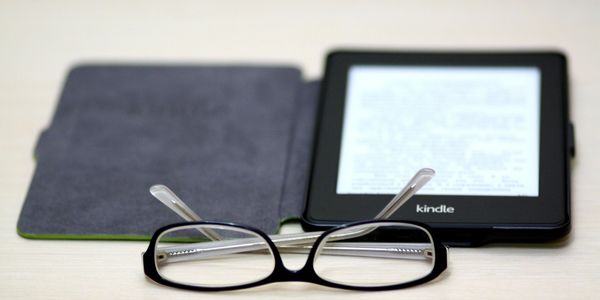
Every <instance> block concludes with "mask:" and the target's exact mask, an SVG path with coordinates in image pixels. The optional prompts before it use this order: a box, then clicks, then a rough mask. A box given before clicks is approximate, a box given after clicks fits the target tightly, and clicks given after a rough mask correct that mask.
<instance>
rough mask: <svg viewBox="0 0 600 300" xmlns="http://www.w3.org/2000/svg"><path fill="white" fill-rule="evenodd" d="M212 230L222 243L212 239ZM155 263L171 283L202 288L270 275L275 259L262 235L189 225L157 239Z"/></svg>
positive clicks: (234, 284) (232, 284)
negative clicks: (208, 235)
mask: <svg viewBox="0 0 600 300" xmlns="http://www.w3.org/2000/svg"><path fill="white" fill-rule="evenodd" d="M207 229H208V230H209V231H211V230H212V232H214V233H217V234H218V235H219V236H220V238H221V240H218V241H212V240H209V239H208V238H207V237H206V235H204V233H205V232H206V231H207ZM155 263H156V268H157V270H158V273H159V274H160V275H161V276H162V277H163V278H164V279H167V280H169V281H172V282H175V283H179V284H185V285H190V286H199V287H228V286H236V285H242V284H247V283H253V282H256V281H259V280H261V279H264V278H266V277H267V276H269V275H270V274H271V273H272V272H273V269H274V268H275V259H274V256H273V253H272V252H271V248H269V246H268V244H267V242H266V241H265V240H264V239H263V238H262V237H261V236H259V235H258V234H256V233H254V232H252V231H249V230H245V229H242V228H237V227H232V226H224V225H213V224H203V225H187V226H183V227H176V228H172V229H171V230H168V231H165V232H164V233H163V234H161V235H160V237H159V238H158V240H157V244H156V249H155Z"/></svg>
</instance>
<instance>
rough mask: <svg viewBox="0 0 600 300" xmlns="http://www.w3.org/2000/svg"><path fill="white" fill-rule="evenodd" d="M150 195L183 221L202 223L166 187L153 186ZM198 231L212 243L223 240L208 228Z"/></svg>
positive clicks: (198, 217) (197, 216)
mask: <svg viewBox="0 0 600 300" xmlns="http://www.w3.org/2000/svg"><path fill="white" fill-rule="evenodd" d="M150 194H152V196H154V198H156V199H158V200H159V201H160V202H162V203H163V204H164V205H165V206H166V207H168V208H169V209H170V210H172V211H173V212H175V213H176V214H178V215H179V216H180V217H182V218H183V219H184V220H186V221H188V222H194V221H202V218H200V216H199V215H197V214H196V213H195V212H194V211H193V210H192V209H191V208H189V206H187V205H186V204H185V202H183V200H181V198H179V197H178V196H177V195H176V194H175V193H174V192H173V191H171V189H169V188H168V187H166V186H164V185H162V184H157V185H153V186H151V187H150ZM199 230H200V232H202V234H204V235H205V236H206V237H208V238H209V239H211V240H213V241H218V240H222V239H223V238H222V237H221V236H220V235H219V234H218V233H216V232H215V231H214V230H211V229H210V228H203V229H199Z"/></svg>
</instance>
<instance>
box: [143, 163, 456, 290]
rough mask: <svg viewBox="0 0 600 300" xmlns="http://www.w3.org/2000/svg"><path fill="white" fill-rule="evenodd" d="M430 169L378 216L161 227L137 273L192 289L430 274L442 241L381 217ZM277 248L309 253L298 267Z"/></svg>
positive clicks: (369, 284)
mask: <svg viewBox="0 0 600 300" xmlns="http://www.w3.org/2000/svg"><path fill="white" fill-rule="evenodd" d="M433 174H434V173H433V170H430V169H423V170H420V171H419V172H418V173H417V174H416V175H415V176H414V177H413V178H412V179H411V181H410V182H409V184H407V186H406V187H405V188H404V189H403V190H402V191H401V192H400V193H399V194H398V195H396V197H394V198H393V199H392V201H390V204H388V205H387V206H386V208H385V209H384V210H382V212H381V213H380V214H378V215H377V218H378V220H371V221H362V222H356V223H350V224H346V225H342V226H338V227H335V228H332V229H329V230H327V231H324V232H309V233H298V234H283V235H271V236H268V235H267V234H265V233H264V232H262V231H260V230H258V229H255V228H252V227H249V226H245V225H240V224H235V223H225V222H207V221H196V222H187V223H179V224H173V225H168V226H165V227H162V228H160V229H158V230H157V231H156V233H154V235H153V236H152V239H151V241H150V245H149V246H148V250H147V251H146V252H145V253H144V256H143V261H144V272H145V274H146V275H147V276H148V277H149V278H150V279H152V280H154V281H155V282H157V283H160V284H163V285H167V286H171V287H177V288H183V289H190V290H199V291H224V290H233V289H242V288H249V287H255V286H259V285H263V284H268V283H273V282H281V281H304V282H311V283H315V284H320V285H324V286H329V287H334V288H343V289H352V290H390V289H400V288H405V287H410V286H414V285H417V284H421V283H424V282H427V281H430V280H432V279H434V278H435V277H437V276H438V275H439V274H441V273H442V272H443V271H444V270H445V269H446V264H447V255H446V254H447V253H446V252H447V250H446V248H445V246H443V245H442V244H441V243H440V242H439V241H438V240H437V239H436V238H435V236H434V234H433V233H432V232H431V230H430V228H429V227H428V226H427V225H425V224H422V223H418V222H406V221H391V220H386V219H387V218H388V217H389V216H390V215H391V214H392V213H393V211H395V210H397V209H398V208H399V207H400V206H402V204H404V203H405V202H406V201H407V200H408V199H409V198H410V197H411V196H412V195H413V194H414V193H416V191H417V190H418V189H420V187H422V186H423V185H424V184H425V183H426V182H427V181H429V179H430V178H431V177H432V176H433ZM151 192H152V194H153V195H154V196H155V197H157V198H159V200H161V201H162V202H163V203H165V204H167V206H169V207H170V208H171V209H173V210H174V211H176V212H177V213H178V214H180V215H181V216H182V217H184V218H186V219H187V220H198V219H200V218H199V216H197V215H196V214H195V213H193V211H191V209H189V207H187V206H186V205H185V204H184V203H183V201H181V199H179V198H178V197H177V196H176V195H175V194H174V193H172V192H171V191H170V190H168V188H166V187H164V186H155V187H153V188H152V189H151ZM165 200H168V201H165ZM390 211H391V212H390ZM280 253H308V257H307V261H306V263H305V265H304V266H303V267H302V268H301V269H299V270H289V269H287V268H286V267H285V266H284V264H283V261H282V258H281V254H280Z"/></svg>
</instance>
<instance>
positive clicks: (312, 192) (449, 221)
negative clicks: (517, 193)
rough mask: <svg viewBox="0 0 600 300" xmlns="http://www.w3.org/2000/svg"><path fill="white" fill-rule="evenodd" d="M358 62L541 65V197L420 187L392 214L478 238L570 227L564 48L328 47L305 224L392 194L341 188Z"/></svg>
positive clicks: (530, 235) (544, 234)
mask: <svg viewBox="0 0 600 300" xmlns="http://www.w3.org/2000/svg"><path fill="white" fill-rule="evenodd" d="M353 65H381V66H394V65H397V66H450V67H451V66H455V67H469V66H473V67H523V66H527V67H536V68H538V69H539V70H540V72H541V91H540V92H541V93H540V95H541V101H540V102H541V105H540V156H539V158H540V164H539V195H538V197H514V196H442V195H415V196H414V197H413V198H412V199H411V200H410V202H409V203H407V204H406V206H405V207H403V208H402V209H401V210H399V211H398V212H397V213H396V214H395V215H394V216H393V217H392V218H391V219H403V220H415V221H419V222H424V223H427V224H429V225H430V226H431V227H432V228H434V230H436V231H438V232H439V234H440V237H441V238H442V240H443V241H445V242H447V243H450V244H454V245H467V246H468V245H478V244H483V243H487V242H493V241H545V240H549V239H555V238H559V237H562V236H564V235H566V234H568V232H569V230H570V174H569V173H570V157H571V156H573V155H574V152H575V151H574V138H573V130H572V125H571V124H570V122H569V108H568V81H567V60H566V57H565V56H564V55H563V54H562V53H559V52H550V51H548V52H519V53H514V52H512V53H509V52H496V53H490V52H485V53H483V52H454V53H447V52H446V53H442V52H439V53H436V52H362V51H335V52H332V53H331V54H329V55H328V57H327V62H326V68H325V75H324V78H323V82H322V85H321V94H320V104H319V105H320V107H319V113H318V117H317V119H318V120H317V126H316V129H315V143H314V148H313V159H312V165H311V173H310V179H309V184H308V187H307V201H306V206H305V210H304V214H303V217H302V223H303V227H304V228H305V229H309V230H316V229H324V228H327V227H330V226H334V225H338V224H341V223H345V222H351V221H356V220H362V219H366V218H368V217H370V216H372V215H373V214H375V213H376V210H377V208H379V207H381V206H382V205H383V204H384V202H385V201H387V200H388V199H389V197H390V196H391V195H373V194H370V195H361V194H343V195H340V194H336V192H335V189H336V185H337V172H338V164H339V155H340V146H341V136H342V125H343V117H344V116H343V114H344V105H345V97H346V90H347V89H346V87H347V81H348V71H349V68H350V67H351V66H353ZM417 204H421V205H423V204H427V205H428V206H439V205H444V204H445V205H447V206H452V207H454V213H452V214H417V213H416V211H415V208H416V205H417Z"/></svg>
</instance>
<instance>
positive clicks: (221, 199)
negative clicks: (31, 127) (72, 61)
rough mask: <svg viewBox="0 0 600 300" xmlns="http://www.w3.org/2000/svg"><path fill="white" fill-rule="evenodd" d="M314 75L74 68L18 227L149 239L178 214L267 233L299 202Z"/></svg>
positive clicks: (28, 233)
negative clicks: (171, 196) (177, 205)
mask: <svg viewBox="0 0 600 300" xmlns="http://www.w3.org/2000/svg"><path fill="white" fill-rule="evenodd" d="M317 91H318V84H317V83H306V82H304V81H303V80H302V78H301V74H300V72H299V71H298V70H297V69H295V68H290V67H262V66H260V67H259V66H222V67H219V66H124V65H121V66H119V65H86V66H80V67H77V68H75V69H73V70H72V71H71V72H70V74H69V76H68V78H67V81H66V83H65V87H64V90H63V93H62V96H61V99H60V101H59V103H58V106H57V109H56V112H55V115H54V118H53V120H52V123H51V125H50V127H49V128H48V129H47V130H46V131H45V132H44V133H43V134H42V135H41V136H40V139H39V141H38V146H37V148H36V150H35V153H36V157H37V167H36V170H35V174H34V176H33V179H32V182H31V185H30V188H29V192H28V194H27V198H26V201H25V203H24V205H23V209H22V211H21V216H20V218H19V222H18V224H17V227H18V231H19V233H20V234H21V235H22V236H25V237H30V238H82V239H86V238H90V239H145V238H148V237H149V236H150V235H151V234H152V233H153V232H154V231H155V230H156V229H157V228H158V227H160V226H162V225H166V224H169V223H174V222H179V221H182V220H181V219H180V218H179V217H178V216H177V215H175V214H174V213H173V212H171V211H170V210H168V209H167V208H166V207H164V206H163V205H162V204H161V203H160V202H158V201H157V200H156V199H154V198H153V197H152V196H151V195H150V194H149V192H148V188H149V187H150V186H151V185H153V184H158V183H161V184H165V185H167V186H169V187H170V188H171V189H173V190H174V191H175V192H176V193H177V194H178V195H179V196H180V197H181V198H182V199H183V200H184V201H185V202H186V203H187V204H188V205H189V206H190V207H191V208H192V209H193V210H194V211H196V212H197V213H198V214H199V215H200V216H201V217H203V218H204V219H206V220H219V221H231V222H238V223H243V224H247V225H251V226H255V227H258V228H260V229H262V230H264V231H266V232H268V233H273V232H275V231H276V230H277V227H278V224H279V222H280V220H281V219H284V218H289V217H296V216H299V215H300V213H301V211H302V208H303V205H304V192H305V186H306V182H307V176H308V169H309V160H310V152H311V147H312V145H311V143H312V135H313V131H314V128H313V127H314V120H315V112H316V107H317Z"/></svg>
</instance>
